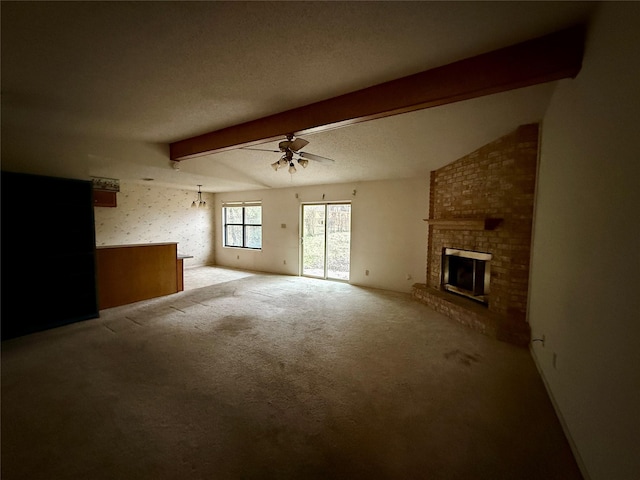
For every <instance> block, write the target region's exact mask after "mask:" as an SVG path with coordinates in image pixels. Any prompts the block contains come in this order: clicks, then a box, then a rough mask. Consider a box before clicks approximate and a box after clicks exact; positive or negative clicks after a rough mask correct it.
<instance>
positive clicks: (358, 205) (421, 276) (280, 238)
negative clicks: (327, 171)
mask: <svg viewBox="0 0 640 480" xmlns="http://www.w3.org/2000/svg"><path fill="white" fill-rule="evenodd" d="M305 173H308V172H305ZM300 175H302V174H300ZM354 190H355V191H356V194H355V195H353V191H354ZM296 194H297V195H298V198H296ZM323 196H324V201H327V202H331V201H351V205H352V207H351V222H352V225H351V229H352V233H351V279H350V283H352V284H355V285H363V286H369V287H375V288H382V289H387V290H395V291H399V292H409V291H411V286H412V285H413V284H414V283H416V282H421V283H424V282H425V270H426V251H427V249H426V238H427V226H426V223H425V222H423V221H422V219H423V218H427V216H428V210H429V180H428V179H426V178H422V179H409V180H390V181H380V182H358V183H348V184H339V185H322V186H312V187H291V188H282V189H272V190H258V191H251V192H234V193H218V194H216V196H215V205H216V208H215V211H216V213H215V215H216V219H217V220H216V223H217V225H218V230H219V232H217V235H216V244H215V258H216V264H217V265H221V266H228V267H235V268H243V269H250V270H257V271H263V272H272V273H281V274H288V275H298V273H299V263H300V262H299V236H300V235H299V229H298V225H299V219H300V205H301V204H302V203H304V202H321V201H323ZM248 200H262V223H263V232H262V250H261V251H251V250H245V249H235V248H225V247H223V246H222V223H221V218H222V217H221V215H222V212H221V205H222V202H223V201H248ZM281 224H286V228H281ZM238 256H239V257H240V258H239V259H238V258H237V257H238ZM285 261H286V265H285V263H284V262H285ZM365 270H369V275H368V276H367V275H365ZM408 275H409V276H411V278H410V279H407V276H408Z"/></svg>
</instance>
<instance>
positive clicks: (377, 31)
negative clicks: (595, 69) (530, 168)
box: [1, 2, 595, 191]
mask: <svg viewBox="0 0 640 480" xmlns="http://www.w3.org/2000/svg"><path fill="white" fill-rule="evenodd" d="M593 8H595V4H594V3H593V2H522V3H520V2H371V3H370V2H131V3H130V2H69V3H67V2H3V3H2V11H1V13H2V166H3V168H4V169H8V170H13V171H24V172H30V173H41V174H49V175H62V176H70V177H75V178H89V176H106V177H112V178H119V179H121V180H123V181H131V182H142V181H144V180H143V179H149V178H153V179H154V180H153V182H154V183H155V184H158V185H163V186H172V187H176V188H191V189H194V188H195V185H196V184H202V185H203V190H204V191H231V190H249V189H258V188H277V187H284V186H291V185H312V184H324V183H338V182H353V181H364V180H381V179H389V178H408V177H415V176H424V177H425V178H426V176H427V175H428V173H429V172H430V171H431V170H433V169H436V168H439V167H440V166H442V165H445V164H447V163H449V162H451V161H453V160H455V159H456V158H458V157H460V156H462V155H464V154H466V153H469V152H470V151H472V150H474V149H476V148H478V147H479V146H481V145H483V144H484V143H486V142H489V141H491V140H493V139H495V138H497V137H499V136H501V135H503V134H505V133H507V132H509V131H510V130H512V129H514V128H515V127H517V126H518V125H520V124H523V123H529V122H535V121H539V120H541V119H542V117H543V115H544V112H545V109H546V106H547V104H548V101H549V99H550V97H551V95H552V93H553V90H554V86H555V84H554V82H549V83H544V84H540V85H536V86H530V87H526V88H520V89H516V90H511V91H507V92H503V93H498V94H493V95H488V96H483V97H480V98H475V99H472V100H465V101H461V102H457V103H451V104H448V105H443V106H438V107H435V108H430V109H424V110H419V111H414V112H410V113H404V114H400V115H395V116H390V117H386V118H380V119H376V120H371V121H367V122H364V123H358V124H355V125H350V126H346V127H342V128H338V129H333V130H328V131H323V132H319V133H312V134H307V135H304V138H305V139H306V140H308V141H309V142H310V143H309V145H308V146H307V147H306V148H305V151H309V152H311V153H315V154H318V155H322V156H324V157H330V158H333V159H335V161H336V162H335V163H334V164H332V165H324V164H319V163H315V162H312V163H311V165H310V166H309V167H308V168H306V169H304V170H302V169H299V171H298V173H296V174H295V175H293V176H291V175H289V174H288V173H287V172H286V170H284V171H283V170H279V171H277V172H276V171H274V170H273V169H271V168H270V166H269V165H270V164H271V163H273V162H274V161H275V160H277V159H278V158H279V155H278V154H277V153H269V152H256V151H247V150H243V149H234V150H230V151H226V152H222V153H214V154H209V155H204V156H200V157H197V158H193V159H189V160H184V161H182V162H180V169H179V170H176V169H174V168H172V162H171V161H170V159H169V144H170V143H171V142H176V141H179V140H183V139H185V138H189V137H193V136H195V135H200V134H203V133H206V132H210V131H213V130H218V129H222V128H225V127H229V126H232V125H236V124H239V123H243V122H247V121H251V120H255V119H258V118H261V117H265V116H268V115H272V114H275V113H279V112H283V111H286V110H290V109H293V108H296V107H300V106H304V105H309V104H311V103H313V102H318V101H321V100H325V99H329V98H332V97H336V96H338V95H342V94H345V93H349V92H353V91H356V90H360V89H363V88H366V87H370V86H372V85H376V84H380V83H382V82H387V81H390V80H393V79H397V78H400V77H404V76H407V75H411V74H415V73H417V72H421V71H425V70H428V69H431V68H434V67H438V66H441V65H445V64H448V63H451V62H455V61H458V60H461V59H464V58H468V57H473V56H475V55H479V54H482V53H485V52H489V51H492V50H495V49H498V48H501V47H505V46H508V45H512V44H516V43H519V42H522V41H524V40H528V39H531V38H536V37H539V36H542V35H545V34H548V33H551V32H554V31H558V30H560V29H563V28H565V27H568V26H572V25H576V24H579V23H584V22H585V21H587V20H588V17H589V15H590V13H591V12H592V10H593ZM562 81H570V80H562ZM260 148H265V149H272V148H273V149H276V150H277V142H269V143H265V144H263V145H261V146H260Z"/></svg>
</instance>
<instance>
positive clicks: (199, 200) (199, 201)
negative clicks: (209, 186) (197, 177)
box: [191, 185, 207, 208]
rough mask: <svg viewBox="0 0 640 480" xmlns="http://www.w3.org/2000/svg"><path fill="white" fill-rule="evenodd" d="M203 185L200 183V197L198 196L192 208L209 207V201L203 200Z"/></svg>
mask: <svg viewBox="0 0 640 480" xmlns="http://www.w3.org/2000/svg"><path fill="white" fill-rule="evenodd" d="M200 187H202V185H198V198H196V199H195V200H194V201H193V203H192V204H191V208H207V202H205V201H204V200H202V192H201V191H200Z"/></svg>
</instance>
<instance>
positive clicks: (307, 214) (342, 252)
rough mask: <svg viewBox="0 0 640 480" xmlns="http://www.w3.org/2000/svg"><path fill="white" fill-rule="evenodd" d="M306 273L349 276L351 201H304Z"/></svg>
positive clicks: (303, 265)
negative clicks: (305, 202)
mask: <svg viewBox="0 0 640 480" xmlns="http://www.w3.org/2000/svg"><path fill="white" fill-rule="evenodd" d="M301 250H302V275H304V276H307V277H315V278H324V279H331V280H344V281H348V280H349V268H350V259H351V204H350V203H320V204H303V205H302V238H301Z"/></svg>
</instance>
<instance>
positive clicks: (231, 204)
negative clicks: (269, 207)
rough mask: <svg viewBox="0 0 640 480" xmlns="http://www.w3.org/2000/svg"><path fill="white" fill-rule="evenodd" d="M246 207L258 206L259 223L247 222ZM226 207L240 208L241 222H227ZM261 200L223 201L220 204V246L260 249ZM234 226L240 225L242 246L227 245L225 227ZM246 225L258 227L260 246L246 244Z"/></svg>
mask: <svg viewBox="0 0 640 480" xmlns="http://www.w3.org/2000/svg"><path fill="white" fill-rule="evenodd" d="M247 207H260V223H247V216H246V210H245V209H246V208H247ZM227 208H242V223H228V222H227ZM262 225H263V223H262V201H254V202H224V203H223V204H222V247H223V248H242V249H244V250H262ZM229 226H235V227H242V246H240V245H229V244H228V235H227V227H229ZM247 227H260V246H259V247H249V246H247Z"/></svg>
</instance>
